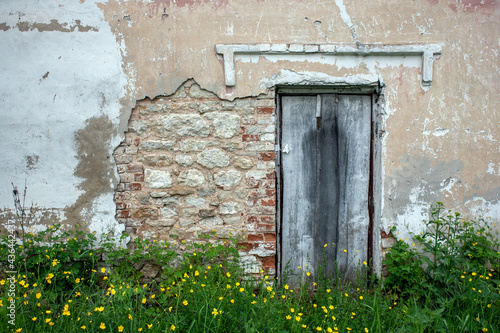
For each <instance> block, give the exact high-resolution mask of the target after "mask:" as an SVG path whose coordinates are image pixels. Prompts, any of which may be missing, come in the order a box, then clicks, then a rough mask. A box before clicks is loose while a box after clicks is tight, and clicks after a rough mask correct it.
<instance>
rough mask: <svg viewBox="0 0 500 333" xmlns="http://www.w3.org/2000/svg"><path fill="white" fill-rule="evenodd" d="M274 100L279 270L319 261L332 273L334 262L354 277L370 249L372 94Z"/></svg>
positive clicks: (307, 267) (304, 268) (296, 271)
mask: <svg viewBox="0 0 500 333" xmlns="http://www.w3.org/2000/svg"><path fill="white" fill-rule="evenodd" d="M280 102H281V117H280V118H281V120H280V122H281V140H280V146H281V156H280V163H281V187H280V188H281V223H280V229H281V235H280V236H281V247H280V249H281V251H280V252H281V253H280V254H281V256H280V267H279V269H280V270H281V274H283V273H284V272H285V269H286V267H287V268H288V269H289V270H291V271H293V273H292V275H291V279H292V280H296V279H298V278H299V277H300V276H301V275H302V276H304V275H303V274H305V273H306V272H310V273H311V274H315V272H316V271H317V269H318V267H319V265H320V263H321V262H323V261H324V262H325V265H323V266H324V267H323V268H324V270H323V272H325V271H326V273H327V274H333V273H334V270H335V262H336V265H337V268H338V269H339V271H340V272H342V273H344V274H345V276H346V277H347V278H348V279H353V278H354V276H355V272H356V267H357V265H358V263H362V262H363V261H366V260H367V258H368V255H369V254H368V248H369V240H370V237H369V233H370V230H369V229H370V227H369V226H370V213H369V200H368V199H369V186H370V145H371V109H372V103H371V96H370V95H350V94H318V95H303V96H286V95H285V96H281V100H280ZM325 244H327V246H326V247H325ZM323 258H324V259H325V260H323ZM287 265H288V266H287ZM298 267H300V268H298ZM282 276H283V275H282Z"/></svg>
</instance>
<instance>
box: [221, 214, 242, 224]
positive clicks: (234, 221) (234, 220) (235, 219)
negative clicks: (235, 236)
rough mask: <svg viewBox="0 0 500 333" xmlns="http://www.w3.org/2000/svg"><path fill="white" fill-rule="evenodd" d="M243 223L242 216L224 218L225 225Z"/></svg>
mask: <svg viewBox="0 0 500 333" xmlns="http://www.w3.org/2000/svg"><path fill="white" fill-rule="evenodd" d="M240 222H241V217H240V216H229V217H225V218H224V223H225V224H230V225H234V224H239V223H240Z"/></svg>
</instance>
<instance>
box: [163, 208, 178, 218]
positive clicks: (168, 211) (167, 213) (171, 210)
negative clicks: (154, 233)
mask: <svg viewBox="0 0 500 333" xmlns="http://www.w3.org/2000/svg"><path fill="white" fill-rule="evenodd" d="M173 216H177V211H176V210H175V209H174V208H172V207H163V208H162V209H161V217H162V218H164V219H165V218H169V217H173Z"/></svg>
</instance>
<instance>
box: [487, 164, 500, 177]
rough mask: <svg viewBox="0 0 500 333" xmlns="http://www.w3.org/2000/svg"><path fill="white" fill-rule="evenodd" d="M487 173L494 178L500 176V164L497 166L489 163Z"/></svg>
mask: <svg viewBox="0 0 500 333" xmlns="http://www.w3.org/2000/svg"><path fill="white" fill-rule="evenodd" d="M486 173H489V174H490V175H494V176H500V163H498V164H496V165H495V163H489V164H488V170H486Z"/></svg>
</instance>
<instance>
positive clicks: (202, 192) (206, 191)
mask: <svg viewBox="0 0 500 333" xmlns="http://www.w3.org/2000/svg"><path fill="white" fill-rule="evenodd" d="M214 193H215V189H213V188H200V189H199V190H198V196H199V197H208V196H211V195H213V194H214Z"/></svg>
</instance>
